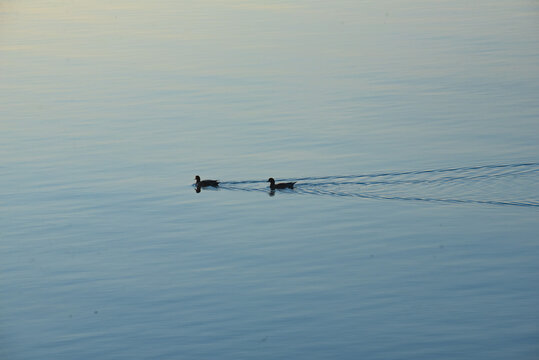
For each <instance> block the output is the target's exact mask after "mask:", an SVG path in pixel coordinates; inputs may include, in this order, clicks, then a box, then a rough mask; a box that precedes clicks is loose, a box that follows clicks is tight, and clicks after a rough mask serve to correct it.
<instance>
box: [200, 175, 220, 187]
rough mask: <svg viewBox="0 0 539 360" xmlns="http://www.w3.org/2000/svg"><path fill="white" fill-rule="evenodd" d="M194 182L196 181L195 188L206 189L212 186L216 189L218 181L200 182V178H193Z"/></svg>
mask: <svg viewBox="0 0 539 360" xmlns="http://www.w3.org/2000/svg"><path fill="white" fill-rule="evenodd" d="M195 180H196V186H197V187H201V188H203V187H208V186H213V187H218V186H219V181H218V180H200V176H198V175H197V176H195Z"/></svg>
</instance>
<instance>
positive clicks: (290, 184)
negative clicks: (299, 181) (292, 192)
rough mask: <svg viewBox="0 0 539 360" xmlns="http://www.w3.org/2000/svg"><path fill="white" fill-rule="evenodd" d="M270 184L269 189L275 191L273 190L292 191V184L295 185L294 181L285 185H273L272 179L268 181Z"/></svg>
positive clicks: (273, 180)
mask: <svg viewBox="0 0 539 360" xmlns="http://www.w3.org/2000/svg"><path fill="white" fill-rule="evenodd" d="M267 182H269V183H270V189H271V190H275V189H293V188H294V184H295V183H296V182H295V181H294V182H286V183H277V184H276V183H275V179H274V178H271V177H270V178H269V179H268V181H267Z"/></svg>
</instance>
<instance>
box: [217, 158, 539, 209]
mask: <svg viewBox="0 0 539 360" xmlns="http://www.w3.org/2000/svg"><path fill="white" fill-rule="evenodd" d="M284 180H285V181H295V182H297V184H296V185H295V188H294V191H293V192H294V193H297V194H309V195H327V196H337V197H357V198H366V199H379V200H408V201H428V202H440V203H453V204H485V205H511V206H529V207H538V206H539V186H538V184H539V163H521V164H501V165H483V166H473V167H460V168H448V169H433V170H421V171H400V172H381V173H377V174H360V175H345V176H320V177H312V176H311V177H303V178H290V179H284ZM263 183H264V181H262V180H243V181H224V182H222V183H221V188H223V189H227V190H238V191H239V190H241V191H263V192H264V191H268V190H267V189H265V188H262V187H261V186H262V184H263ZM269 194H270V195H271V196H273V195H274V194H275V190H269ZM467 196H474V198H468V197H467ZM500 196H501V198H500Z"/></svg>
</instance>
